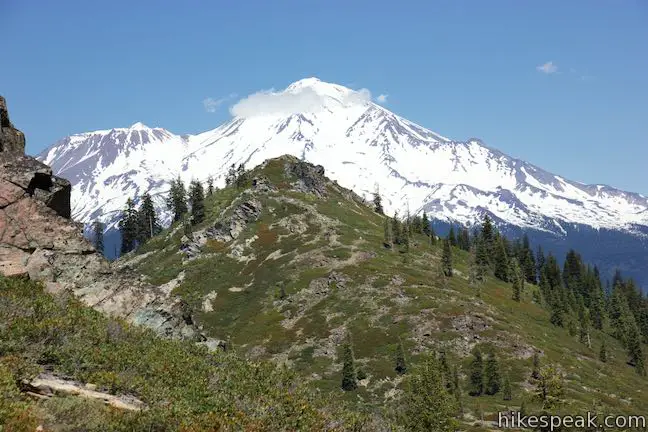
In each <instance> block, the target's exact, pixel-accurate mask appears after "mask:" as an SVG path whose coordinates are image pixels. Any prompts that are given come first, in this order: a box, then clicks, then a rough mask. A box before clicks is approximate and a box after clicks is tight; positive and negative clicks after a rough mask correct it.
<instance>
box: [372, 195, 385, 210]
mask: <svg viewBox="0 0 648 432" xmlns="http://www.w3.org/2000/svg"><path fill="white" fill-rule="evenodd" d="M373 204H374V211H375V212H376V213H378V214H385V211H384V210H383V206H382V198H381V197H380V192H378V190H376V192H374V195H373Z"/></svg>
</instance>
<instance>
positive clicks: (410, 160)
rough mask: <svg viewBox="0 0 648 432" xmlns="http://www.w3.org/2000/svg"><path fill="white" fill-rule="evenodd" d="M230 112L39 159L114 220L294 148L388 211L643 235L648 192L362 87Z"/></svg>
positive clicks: (90, 210)
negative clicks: (133, 206) (567, 170)
mask: <svg viewBox="0 0 648 432" xmlns="http://www.w3.org/2000/svg"><path fill="white" fill-rule="evenodd" d="M233 112H234V114H236V116H235V117H234V118H232V119H231V120H230V121H229V122H227V123H225V124H223V125H222V126H220V127H218V128H216V129H214V130H211V131H207V132H204V133H201V134H198V135H186V136H178V135H174V134H172V133H170V132H168V131H166V130H164V129H160V128H154V129H152V128H149V127H147V126H144V125H142V124H141V123H136V124H134V125H133V126H131V127H130V128H123V129H112V130H105V131H97V132H89V133H84V134H79V135H73V136H70V137H67V138H65V139H63V140H61V141H58V142H57V143H55V144H54V145H52V146H51V147H50V148H48V149H47V150H45V151H44V152H43V153H41V155H39V159H40V160H42V161H43V162H45V163H47V164H49V165H51V166H52V167H53V169H54V171H55V173H56V174H57V175H59V176H62V177H65V178H68V179H69V180H70V181H71V182H72V184H73V194H72V201H73V217H74V218H76V219H77V220H79V221H83V222H90V221H92V220H94V219H97V218H99V219H102V220H104V221H105V222H107V223H108V224H109V226H114V223H115V221H116V218H117V216H118V214H119V211H120V210H121V209H122V208H123V206H124V203H125V201H126V198H127V197H129V196H131V197H132V196H137V195H141V194H142V193H143V192H145V191H149V192H151V193H152V194H153V195H154V196H157V197H159V200H160V201H159V203H160V208H161V210H162V211H163V212H165V213H164V214H165V215H166V219H167V220H168V212H166V209H165V208H164V206H163V202H162V200H161V199H162V197H163V195H164V193H165V192H166V191H167V189H168V182H169V181H170V180H171V179H173V178H175V177H177V176H178V175H180V176H181V177H182V178H183V179H184V180H185V181H189V180H191V179H192V178H197V179H199V180H205V179H206V178H207V177H208V176H209V175H213V176H214V178H215V180H216V183H217V184H219V183H220V184H221V185H222V184H223V183H224V175H225V172H226V171H227V168H228V167H229V166H230V165H232V164H237V165H238V164H239V163H244V164H245V165H246V166H247V167H253V166H255V165H257V164H259V163H261V162H263V161H264V160H266V159H268V158H272V157H277V156H280V155H283V154H293V155H295V156H299V157H303V158H304V159H305V160H307V161H309V162H312V163H316V164H321V165H323V166H324V167H325V168H326V173H327V175H328V176H329V177H330V178H332V179H334V180H337V181H338V183H340V184H341V185H342V186H344V187H347V188H350V189H353V190H355V191H356V192H357V193H359V194H361V195H365V196H367V197H369V196H370V195H371V194H372V193H373V192H374V191H375V190H376V189H377V188H379V190H380V194H381V195H382V197H383V200H384V204H385V208H386V210H387V211H388V212H390V213H393V212H394V211H399V212H400V214H403V213H404V211H405V210H406V209H407V208H409V209H411V211H412V212H416V211H419V210H422V209H425V210H427V211H428V212H429V213H431V214H432V215H433V216H434V217H435V218H437V219H442V220H448V221H454V222H458V223H462V224H469V225H470V224H473V223H475V222H477V221H478V220H480V219H481V218H482V215H483V213H484V212H489V213H490V214H491V215H492V216H493V217H494V218H495V220H496V221H498V222H499V223H500V224H506V225H510V226H513V227H518V228H521V229H530V230H535V231H539V232H544V233H547V234H555V235H558V236H564V235H567V234H568V231H569V229H570V227H574V226H577V227H579V226H582V227H590V228H593V229H595V230H600V229H607V230H614V231H619V232H623V233H626V234H629V235H632V236H636V237H637V238H643V237H645V236H646V233H647V232H648V198H647V197H645V196H642V195H640V194H636V193H630V192H624V191H620V190H617V189H614V188H612V187H608V186H604V185H586V184H582V183H578V182H575V181H570V180H567V179H565V178H563V177H561V176H558V175H554V174H551V173H549V172H546V171H544V170H542V169H541V168H538V167H536V166H534V165H532V164H529V163H527V162H524V161H521V160H519V159H515V158H513V157H510V156H507V155H505V154H503V153H502V152H500V151H497V150H495V149H493V148H490V147H487V146H486V145H484V144H483V143H482V142H481V141H479V140H477V139H470V140H468V141H465V142H459V141H453V140H450V139H448V138H446V137H443V136H441V135H439V134H437V133H435V132H432V131H430V130H428V129H425V128H424V127H422V126H419V125H416V124H414V123H412V122H410V121H408V120H406V119H404V118H402V117H400V116H398V115H396V114H394V113H392V112H390V111H389V110H387V109H385V108H384V107H382V106H380V105H377V104H374V103H373V102H371V101H370V99H369V98H368V96H367V94H365V93H364V92H363V91H354V90H351V89H348V88H346V87H343V86H339V85H336V84H330V83H325V82H322V81H320V80H318V79H316V78H307V79H303V80H300V81H297V82H295V83H293V84H291V85H290V86H289V87H288V88H286V89H285V90H283V91H281V92H276V93H274V92H266V93H264V94H260V95H253V96H250V97H249V98H248V99H246V100H243V101H241V102H240V103H239V104H238V105H237V107H236V109H235V110H233Z"/></svg>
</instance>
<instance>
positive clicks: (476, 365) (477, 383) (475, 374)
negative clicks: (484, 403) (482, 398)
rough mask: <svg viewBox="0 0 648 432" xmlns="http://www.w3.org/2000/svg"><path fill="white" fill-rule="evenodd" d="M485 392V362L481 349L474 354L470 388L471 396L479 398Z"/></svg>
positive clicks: (471, 364) (471, 363)
mask: <svg viewBox="0 0 648 432" xmlns="http://www.w3.org/2000/svg"><path fill="white" fill-rule="evenodd" d="M483 391H484V361H483V358H482V353H481V351H480V350H479V349H475V351H474V352H473V359H472V361H471V362H470V387H469V394H470V395H471V396H479V395H481V394H482V393H483Z"/></svg>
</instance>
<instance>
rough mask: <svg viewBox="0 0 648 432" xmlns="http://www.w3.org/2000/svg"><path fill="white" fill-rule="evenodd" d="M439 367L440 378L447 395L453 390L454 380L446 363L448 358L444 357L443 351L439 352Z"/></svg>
mask: <svg viewBox="0 0 648 432" xmlns="http://www.w3.org/2000/svg"><path fill="white" fill-rule="evenodd" d="M439 365H440V367H441V376H442V377H443V382H444V383H445V387H446V390H447V391H448V392H449V393H452V392H453V389H454V378H453V376H452V369H451V368H450V364H449V363H448V357H447V356H446V352H445V350H441V351H439Z"/></svg>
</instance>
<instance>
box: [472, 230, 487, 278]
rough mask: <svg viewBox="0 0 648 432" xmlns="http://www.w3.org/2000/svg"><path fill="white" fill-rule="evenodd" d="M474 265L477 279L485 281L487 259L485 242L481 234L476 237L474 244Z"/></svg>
mask: <svg viewBox="0 0 648 432" xmlns="http://www.w3.org/2000/svg"><path fill="white" fill-rule="evenodd" d="M475 265H476V268H477V279H478V280H480V281H485V280H486V276H487V275H488V269H489V260H488V250H487V248H486V242H485V241H484V239H483V238H482V237H481V236H480V237H479V238H478V239H477V243H476V244H475Z"/></svg>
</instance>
